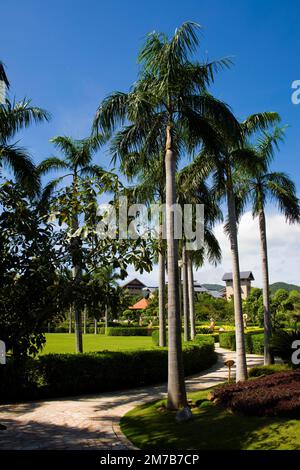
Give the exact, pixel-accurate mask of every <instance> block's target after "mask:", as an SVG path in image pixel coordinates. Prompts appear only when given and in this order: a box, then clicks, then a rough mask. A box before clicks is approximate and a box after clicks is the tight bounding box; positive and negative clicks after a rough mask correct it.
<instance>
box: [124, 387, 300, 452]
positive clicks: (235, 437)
mask: <svg viewBox="0 0 300 470" xmlns="http://www.w3.org/2000/svg"><path fill="white" fill-rule="evenodd" d="M207 394H208V390H205V391H202V392H197V393H193V394H191V395H190V396H189V398H191V399H192V400H193V402H194V403H196V405H197V407H196V408H193V410H192V411H193V419H192V420H191V421H188V422H185V423H180V424H178V423H177V422H176V421H175V414H174V413H172V412H169V411H167V410H165V409H164V408H163V407H162V405H163V404H164V402H163V401H158V402H155V403H153V402H152V403H150V404H149V403H148V404H145V405H141V406H138V407H136V408H134V409H133V410H132V411H130V412H129V413H127V414H126V415H125V416H124V417H123V418H122V420H121V429H122V431H123V433H124V434H125V435H126V436H127V437H128V438H129V439H130V440H131V441H132V442H133V443H134V444H135V445H136V446H137V447H138V448H140V449H148V450H149V449H156V450H158V449H181V450H300V420H297V419H287V418H286V419H285V418H258V417H247V416H242V415H237V414H233V413H230V412H229V411H227V410H225V409H223V408H220V407H217V406H215V405H213V404H212V403H211V402H209V401H207Z"/></svg>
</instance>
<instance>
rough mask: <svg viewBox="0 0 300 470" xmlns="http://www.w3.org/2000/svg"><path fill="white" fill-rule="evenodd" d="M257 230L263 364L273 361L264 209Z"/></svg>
mask: <svg viewBox="0 0 300 470" xmlns="http://www.w3.org/2000/svg"><path fill="white" fill-rule="evenodd" d="M258 218H259V232H260V249H261V261H262V287H263V304H264V343H265V344H264V364H265V365H270V364H272V363H273V356H272V354H271V350H270V338H271V334H272V319H271V312H270V291H269V267H268V247H267V234H266V217H265V213H264V210H261V211H260V212H259V216H258Z"/></svg>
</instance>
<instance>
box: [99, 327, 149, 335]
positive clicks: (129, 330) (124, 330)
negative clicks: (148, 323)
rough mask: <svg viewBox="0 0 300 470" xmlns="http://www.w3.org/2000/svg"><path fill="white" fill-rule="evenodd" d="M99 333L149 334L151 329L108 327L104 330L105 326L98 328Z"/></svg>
mask: <svg viewBox="0 0 300 470" xmlns="http://www.w3.org/2000/svg"><path fill="white" fill-rule="evenodd" d="M100 333H103V334H104V333H105V334H107V336H151V334H152V329H151V328H146V327H143V326H141V327H133V326H131V327H128V328H126V327H125V326H122V327H116V326H113V327H109V328H107V329H106V330H105V328H103V327H102V328H101V329H100Z"/></svg>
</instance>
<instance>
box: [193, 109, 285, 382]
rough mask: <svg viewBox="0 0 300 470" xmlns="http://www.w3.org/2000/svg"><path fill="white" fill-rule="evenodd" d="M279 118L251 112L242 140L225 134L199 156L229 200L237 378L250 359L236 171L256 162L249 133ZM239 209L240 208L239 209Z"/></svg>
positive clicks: (200, 163) (201, 165) (244, 376)
mask: <svg viewBox="0 0 300 470" xmlns="http://www.w3.org/2000/svg"><path fill="white" fill-rule="evenodd" d="M278 120H279V116H278V114H277V113H258V114H254V115H251V116H249V117H248V118H247V119H246V120H245V121H244V122H243V123H241V129H242V136H243V139H242V142H240V143H238V142H236V143H235V144H234V142H233V141H231V142H230V141H229V140H228V138H227V136H226V137H225V138H223V144H222V149H221V150H219V151H217V152H215V151H211V150H210V149H207V148H204V149H203V150H202V151H201V153H200V154H199V156H198V157H197V159H196V162H197V163H196V164H197V165H198V168H199V172H200V174H201V173H203V171H204V173H205V175H207V173H208V172H209V171H211V172H212V179H213V181H214V191H215V192H216V194H218V195H219V197H220V198H221V197H224V198H225V199H226V202H227V210H228V220H227V224H226V230H227V232H228V235H229V240H230V251H231V259H232V275H233V292H234V314H235V335H236V371H237V372H236V381H237V382H239V381H244V380H246V379H247V361H246V350H245V338H244V324H243V310H242V297H241V280H240V263H239V250H238V237H237V220H238V212H239V208H237V206H236V200H237V198H236V194H235V186H234V178H233V174H234V171H241V170H242V171H245V170H246V171H251V170H252V169H253V167H254V166H255V158H254V155H253V150H252V149H251V148H249V147H247V145H246V143H247V142H246V139H247V137H248V136H249V135H251V134H253V133H255V132H257V131H259V130H264V129H266V128H268V127H269V126H270V124H272V123H276V122H278ZM237 209H238V210H237Z"/></svg>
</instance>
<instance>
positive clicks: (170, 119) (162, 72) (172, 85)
mask: <svg viewBox="0 0 300 470" xmlns="http://www.w3.org/2000/svg"><path fill="white" fill-rule="evenodd" d="M198 28H199V26H198V25H196V24H195V23H190V22H187V23H184V24H183V25H182V26H181V27H179V28H178V29H177V30H176V31H175V34H174V36H173V37H171V38H170V39H169V38H168V37H167V36H166V35H164V34H159V33H156V32H154V33H151V34H150V35H149V36H148V38H147V40H146V42H145V45H144V46H143V47H142V49H141V52H140V55H139V62H140V63H141V64H142V72H141V75H140V78H139V80H138V81H137V82H136V83H135V85H134V86H133V87H132V90H131V91H130V92H129V93H127V94H126V93H119V92H117V93H114V94H112V95H110V96H109V97H107V98H106V99H105V100H104V102H103V103H102V104H101V105H100V107H99V109H98V111H97V115H96V117H95V121H94V128H95V129H101V130H105V131H111V132H112V131H114V130H115V129H116V128H117V127H118V126H120V125H124V124H126V123H127V122H129V124H128V125H126V127H125V128H124V129H123V130H122V132H121V133H120V134H119V136H118V149H119V152H121V153H122V152H125V153H127V154H129V153H131V152H135V151H137V149H138V150H139V149H141V148H142V149H143V151H144V152H145V153H146V154H147V155H148V158H150V159H151V158H155V156H157V155H158V154H159V153H160V152H161V151H162V150H163V149H164V152H165V159H164V160H165V162H164V163H165V172H166V231H167V259H168V261H167V267H168V401H167V406H168V408H169V409H179V408H181V407H185V406H186V405H187V399H186V391H185V384H184V372H183V363H182V346H181V321H180V305H179V276H178V240H176V239H175V237H174V233H175V232H174V231H175V227H174V216H173V212H172V210H171V208H172V205H173V204H174V203H175V202H176V182H175V173H176V163H177V160H178V158H179V156H180V152H182V151H183V149H186V150H188V151H189V152H190V151H192V150H193V149H194V148H195V147H196V146H197V145H199V144H200V143H201V142H203V141H204V142H206V144H207V145H208V146H209V147H211V148H216V147H218V144H219V139H218V133H217V132H216V130H215V126H216V125H219V126H222V127H223V128H224V129H225V128H226V130H227V131H228V134H231V135H233V136H237V134H238V133H239V130H240V129H239V125H238V123H237V121H236V119H235V118H234V117H233V115H232V113H231V112H230V110H229V109H228V107H227V106H226V105H225V104H224V103H222V102H220V101H218V100H216V99H215V98H213V97H212V96H211V95H210V94H209V93H208V92H207V86H208V85H209V84H210V83H211V82H212V81H213V79H214V74H215V72H217V71H218V70H219V69H220V68H223V67H226V66H229V61H228V60H226V59H223V60H221V61H218V62H212V63H204V64H200V63H197V62H196V63H195V62H192V61H191V59H190V57H191V54H192V53H193V52H194V51H195V49H196V47H197V45H198V38H197V30H198ZM175 143H176V147H177V148H175V145H174V144H175Z"/></svg>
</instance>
